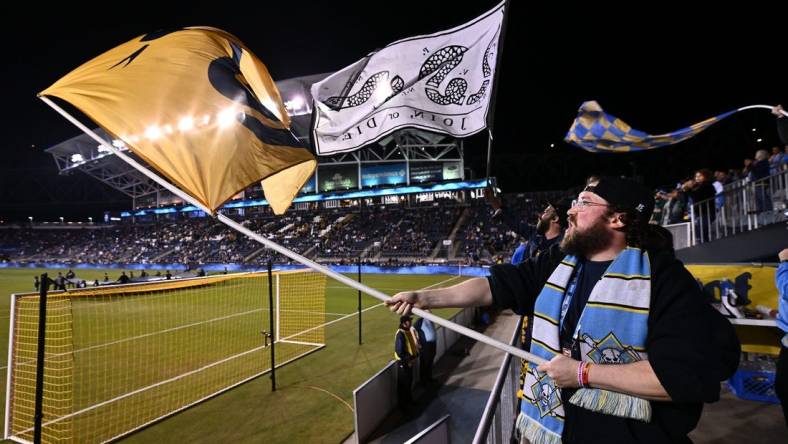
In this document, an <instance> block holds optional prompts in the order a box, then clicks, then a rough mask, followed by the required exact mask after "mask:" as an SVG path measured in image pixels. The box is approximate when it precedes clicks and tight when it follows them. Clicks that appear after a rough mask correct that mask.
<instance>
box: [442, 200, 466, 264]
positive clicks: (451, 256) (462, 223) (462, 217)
mask: <svg viewBox="0 0 788 444" xmlns="http://www.w3.org/2000/svg"><path fill="white" fill-rule="evenodd" d="M470 217H471V207H466V208H465V210H463V212H462V214H461V215H460V218H459V219H457V223H456V224H455V225H454V229H453V230H452V231H451V234H450V235H449V239H451V249H450V250H449V254H448V255H447V259H448V260H450V261H451V260H454V259H456V258H457V250H459V249H460V243H459V242H454V241H455V240H456V239H457V233H459V232H460V229H461V228H462V227H463V226H465V223H466V222H468V219H470Z"/></svg>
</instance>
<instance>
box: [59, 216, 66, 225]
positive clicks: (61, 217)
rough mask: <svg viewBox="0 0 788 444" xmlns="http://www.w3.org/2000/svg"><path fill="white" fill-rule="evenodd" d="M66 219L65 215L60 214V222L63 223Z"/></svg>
mask: <svg viewBox="0 0 788 444" xmlns="http://www.w3.org/2000/svg"><path fill="white" fill-rule="evenodd" d="M64 220H65V218H64V217H63V216H60V223H61V224H62V223H63V221H64Z"/></svg>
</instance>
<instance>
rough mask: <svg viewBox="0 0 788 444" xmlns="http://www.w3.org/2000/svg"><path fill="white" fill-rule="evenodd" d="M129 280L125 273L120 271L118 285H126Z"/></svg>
mask: <svg viewBox="0 0 788 444" xmlns="http://www.w3.org/2000/svg"><path fill="white" fill-rule="evenodd" d="M130 280H131V279H130V278H129V277H128V276H127V275H126V271H125V270H124V271H121V272H120V276H119V277H118V281H117V282H118V283H119V284H128V283H129V281H130Z"/></svg>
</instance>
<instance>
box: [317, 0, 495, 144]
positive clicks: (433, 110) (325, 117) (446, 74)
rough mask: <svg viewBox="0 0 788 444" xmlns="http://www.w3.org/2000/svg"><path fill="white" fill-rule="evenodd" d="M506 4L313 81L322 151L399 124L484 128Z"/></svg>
mask: <svg viewBox="0 0 788 444" xmlns="http://www.w3.org/2000/svg"><path fill="white" fill-rule="evenodd" d="M503 13H504V2H501V3H500V4H499V5H498V6H496V7H495V8H494V9H492V10H491V11H488V12H487V13H485V14H483V15H482V16H480V17H477V18H476V19H474V20H473V21H471V22H469V23H466V24H464V25H461V26H458V27H456V28H454V29H450V30H448V31H443V32H438V33H435V34H431V35H427V36H420V37H411V38H407V39H403V40H400V41H397V42H394V43H392V44H390V45H388V46H386V47H385V48H383V49H381V50H380V51H378V52H374V53H372V54H370V55H368V56H367V57H365V58H363V59H361V60H359V61H358V62H356V63H354V64H353V65H350V66H348V67H347V68H345V69H343V70H341V71H339V72H337V73H335V74H334V75H332V76H330V77H328V78H326V79H325V80H323V81H322V82H319V83H315V84H314V85H312V97H313V98H314V100H315V118H314V123H313V127H312V136H313V140H314V143H315V147H316V149H317V153H318V154H321V155H331V154H334V153H338V152H346V151H353V150H356V149H359V148H361V147H362V146H364V145H366V144H369V143H371V142H374V141H376V140H378V139H380V138H382V137H384V136H386V135H388V134H391V133H392V132H393V131H396V130H397V129H400V128H402V127H415V128H420V129H424V130H428V131H435V132H439V133H445V134H450V135H452V136H455V137H465V136H469V135H471V134H474V133H477V132H479V131H481V130H483V129H484V128H485V127H486V118H487V109H488V105H489V103H490V94H491V92H492V86H493V78H494V73H495V63H496V54H497V49H498V41H499V37H500V35H501V24H502V22H503Z"/></svg>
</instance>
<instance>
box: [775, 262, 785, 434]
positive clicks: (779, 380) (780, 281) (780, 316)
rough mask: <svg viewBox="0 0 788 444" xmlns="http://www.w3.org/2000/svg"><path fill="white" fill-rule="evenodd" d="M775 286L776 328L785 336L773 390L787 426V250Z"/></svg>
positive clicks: (778, 270)
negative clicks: (776, 302) (778, 400)
mask: <svg viewBox="0 0 788 444" xmlns="http://www.w3.org/2000/svg"><path fill="white" fill-rule="evenodd" d="M775 284H776V285H777V291H778V292H779V297H780V302H779V306H778V308H777V326H778V327H779V328H780V330H782V331H783V333H785V335H783V338H782V341H781V342H782V344H781V347H780V358H779V360H778V361H777V376H776V378H775V382H774V388H775V391H776V392H777V397H778V398H780V402H781V403H782V406H783V416H785V424H786V425H788V248H786V249H784V250H783V251H781V252H780V266H779V268H777V275H776V276H775Z"/></svg>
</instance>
